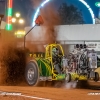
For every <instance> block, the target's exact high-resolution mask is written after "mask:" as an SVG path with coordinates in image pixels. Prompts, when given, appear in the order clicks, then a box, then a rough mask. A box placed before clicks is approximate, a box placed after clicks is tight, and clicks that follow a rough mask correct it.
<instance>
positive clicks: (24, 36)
mask: <svg viewBox="0 0 100 100" xmlns="http://www.w3.org/2000/svg"><path fill="white" fill-rule="evenodd" d="M35 26H36V25H34V26H33V27H32V28H31V29H30V30H29V31H28V32H27V33H26V34H25V36H24V49H25V40H26V35H27V34H28V33H29V32H30V31H31V30H32V29H33V28H34V27H35Z"/></svg>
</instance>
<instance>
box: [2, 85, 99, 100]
mask: <svg viewBox="0 0 100 100" xmlns="http://www.w3.org/2000/svg"><path fill="white" fill-rule="evenodd" d="M0 91H6V92H21V93H22V95H26V96H34V97H38V98H36V99H34V98H28V97H22V96H0V100H46V99H49V100H84V99H85V100H99V99H100V95H98V96H97V95H88V93H90V92H99V93H100V90H87V89H65V88H45V87H29V86H24V87H22V86H0ZM40 98H45V99H40Z"/></svg>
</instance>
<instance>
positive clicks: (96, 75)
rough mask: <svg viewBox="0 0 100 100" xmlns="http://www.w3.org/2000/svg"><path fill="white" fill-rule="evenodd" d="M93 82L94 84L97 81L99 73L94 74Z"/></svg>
mask: <svg viewBox="0 0 100 100" xmlns="http://www.w3.org/2000/svg"><path fill="white" fill-rule="evenodd" d="M94 81H95V82H97V81H99V73H98V72H95V78H94Z"/></svg>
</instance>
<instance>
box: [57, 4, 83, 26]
mask: <svg viewBox="0 0 100 100" xmlns="http://www.w3.org/2000/svg"><path fill="white" fill-rule="evenodd" d="M58 13H59V16H60V18H61V24H63V25H66V24H68V25H69V24H84V20H83V17H82V13H81V11H79V10H78V8H77V7H75V6H74V5H69V6H68V5H67V4H66V3H62V4H61V5H60V7H59V9H58Z"/></svg>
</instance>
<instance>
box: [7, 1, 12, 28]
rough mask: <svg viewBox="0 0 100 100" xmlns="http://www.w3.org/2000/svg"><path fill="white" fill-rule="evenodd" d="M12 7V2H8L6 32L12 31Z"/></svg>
mask: <svg viewBox="0 0 100 100" xmlns="http://www.w3.org/2000/svg"><path fill="white" fill-rule="evenodd" d="M12 5H13V0H8V4H7V6H8V8H7V25H6V30H12Z"/></svg>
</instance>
